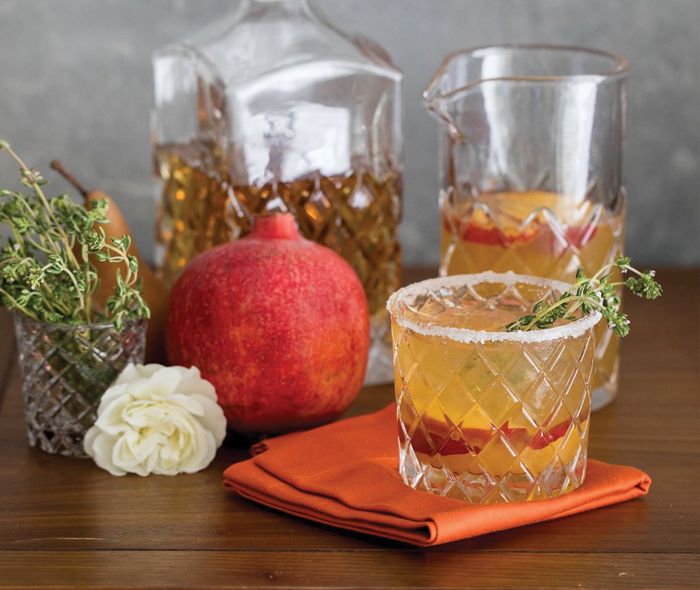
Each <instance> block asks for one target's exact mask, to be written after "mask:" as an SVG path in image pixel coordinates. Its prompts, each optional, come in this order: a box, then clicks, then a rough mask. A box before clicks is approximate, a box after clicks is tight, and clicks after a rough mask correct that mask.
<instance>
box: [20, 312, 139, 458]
mask: <svg viewBox="0 0 700 590" xmlns="http://www.w3.org/2000/svg"><path fill="white" fill-rule="evenodd" d="M14 318H15V334H16V336H17V348H18V351H19V366H20V373H21V378H22V396H23V398H24V408H25V414H26V419H27V435H28V437H29V445H30V446H32V447H38V448H40V449H41V450H42V451H45V452H47V453H52V454H59V455H66V456H70V457H85V456H86V455H85V452H84V450H83V437H84V436H85V433H86V432H87V430H88V429H89V428H90V427H91V426H92V425H93V424H94V423H95V420H96V418H97V408H98V407H99V405H100V399H101V398H102V394H103V393H104V392H105V391H106V390H107V388H108V387H109V386H110V385H111V384H112V382H113V381H114V380H115V379H116V377H117V375H119V373H120V372H121V371H122V369H124V367H126V365H127V364H129V363H143V360H144V350H145V342H146V325H147V320H132V321H128V322H126V324H125V325H124V327H123V328H122V329H121V330H117V329H116V328H115V327H114V325H113V324H110V323H100V324H90V325H77V326H72V325H54V324H46V323H43V322H39V321H36V320H33V319H31V318H29V317H28V316H26V315H23V314H19V313H15V315H14Z"/></svg>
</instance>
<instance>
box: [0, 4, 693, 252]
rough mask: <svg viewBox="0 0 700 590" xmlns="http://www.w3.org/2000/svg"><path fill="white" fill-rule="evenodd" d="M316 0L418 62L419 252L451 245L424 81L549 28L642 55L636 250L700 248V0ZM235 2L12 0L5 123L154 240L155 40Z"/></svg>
mask: <svg viewBox="0 0 700 590" xmlns="http://www.w3.org/2000/svg"><path fill="white" fill-rule="evenodd" d="M315 3H316V5H318V6H319V7H320V9H321V11H322V12H323V13H325V14H326V16H327V17H328V18H330V19H331V20H332V21H334V22H336V23H338V24H339V25H341V26H342V27H343V28H346V29H348V30H355V31H362V32H363V33H364V34H366V35H368V36H370V37H373V38H375V39H376V40H378V41H380V42H381V44H383V45H384V46H385V47H386V48H387V49H388V50H389V52H390V53H391V54H392V55H393V56H394V58H395V60H396V61H397V63H398V64H399V65H400V66H401V67H402V68H403V70H404V72H405V74H406V86H405V105H406V108H405V111H406V112H405V137H406V150H405V156H406V179H405V187H406V207H405V221H404V223H403V227H402V232H401V235H402V241H403V244H404V248H405V251H406V259H407V261H409V262H413V263H416V262H435V261H436V260H437V253H438V243H437V237H438V216H437V196H436V194H437V166H436V145H437V141H436V140H437V128H436V124H435V123H434V122H433V121H432V119H431V118H429V117H428V115H427V114H426V113H425V112H424V110H423V107H422V106H421V104H420V101H419V96H420V92H421V90H422V89H423V87H424V85H425V84H426V83H427V81H428V80H429V78H430V76H431V74H432V72H433V71H434V69H435V68H436V67H437V65H438V64H439V62H440V61H441V57H442V56H443V55H444V54H445V53H447V52H448V51H451V50H453V49H456V48H459V47H467V46H473V45H480V44H484V43H493V42H496V43H497V42H533V41H542V42H553V43H554V42H556V43H566V44H577V45H587V46H593V47H600V48H604V49H608V50H611V51H614V52H617V53H621V54H623V55H626V56H627V57H628V58H629V59H630V60H631V62H632V71H631V80H630V105H629V141H628V145H627V157H626V171H627V179H628V182H627V185H628V192H629V196H630V198H629V202H630V211H629V218H628V219H629V224H628V227H629V229H628V234H627V240H628V252H629V253H630V254H631V255H633V256H634V257H635V258H638V259H639V260H640V261H642V262H644V263H647V264H655V265H696V264H699V263H700V192H699V187H700V146H699V143H700V1H699V0H665V1H661V0H586V1H581V0H316V2H315ZM235 4H236V0H197V1H195V0H148V1H146V0H0V137H3V138H6V139H8V140H9V141H11V143H12V144H13V145H14V146H15V147H16V148H17V149H18V150H19V151H20V152H21V153H22V154H24V155H26V157H27V159H28V160H29V161H30V162H32V163H33V164H34V165H36V166H38V167H40V168H41V169H46V170H47V171H48V168H47V167H48V162H49V161H50V160H51V159H52V158H60V159H62V160H64V162H65V163H66V164H67V165H68V166H70V167H71V168H72V169H74V170H75V171H76V173H78V174H79V175H80V176H81V177H82V178H83V179H84V180H85V182H86V183H87V184H89V185H99V186H101V187H103V188H105V189H106V190H108V191H109V192H111V193H112V194H114V195H116V196H117V197H118V199H120V202H122V203H124V204H125V209H126V212H127V215H128V217H129V220H130V222H131V223H132V226H133V230H134V233H135V234H136V239H137V240H138V241H139V243H141V244H142V247H143V249H145V250H147V251H150V248H151V246H152V225H153V217H154V213H153V211H154V206H153V197H154V194H155V187H154V184H153V180H152V179H151V176H150V145H149V125H148V115H149V108H150V106H151V101H152V84H151V69H150V54H151V52H152V51H153V50H154V49H155V48H157V47H159V46H161V45H164V44H166V43H168V42H171V41H174V40H176V39H178V38H180V37H182V36H184V35H186V34H188V33H189V32H191V31H192V30H194V29H196V28H198V27H200V26H202V25H204V24H205V23H208V22H210V21H211V20H213V19H216V18H217V17H218V16H219V15H221V14H222V13H224V12H225V11H227V10H228V9H230V8H231V7H232V6H233V5H235ZM8 173H10V171H9V169H8V168H7V166H3V167H2V168H0V183H2V184H5V183H8V182H10V180H11V179H10V177H9V176H8ZM54 187H55V188H56V189H57V190H64V189H65V185H63V184H62V183H60V182H58V181H57V182H56V183H55V184H54Z"/></svg>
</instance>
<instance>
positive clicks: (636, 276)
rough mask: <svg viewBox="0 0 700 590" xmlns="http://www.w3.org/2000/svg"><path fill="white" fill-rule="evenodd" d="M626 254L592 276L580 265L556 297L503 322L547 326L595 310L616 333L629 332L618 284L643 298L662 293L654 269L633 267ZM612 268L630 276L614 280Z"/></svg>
mask: <svg viewBox="0 0 700 590" xmlns="http://www.w3.org/2000/svg"><path fill="white" fill-rule="evenodd" d="M631 263H632V261H631V260H630V259H629V258H627V257H626V256H618V257H617V258H615V262H614V263H613V264H608V265H606V266H604V267H603V268H601V269H600V270H599V271H598V272H597V273H596V274H595V275H593V277H592V278H590V279H589V278H587V277H586V276H585V274H584V272H583V269H582V268H579V269H578V271H577V272H576V282H575V283H574V284H573V285H572V286H571V288H570V289H568V290H566V291H564V293H562V294H561V295H560V296H559V298H558V299H557V300H556V301H553V302H552V301H548V300H545V299H543V300H541V301H538V302H537V303H536V304H535V305H534V306H533V308H532V313H531V314H528V315H524V316H522V317H520V318H518V319H517V320H515V321H514V322H512V323H510V324H508V325H507V326H506V330H507V331H508V332H515V331H518V330H521V331H527V330H532V329H533V328H549V327H550V326H551V325H552V324H553V323H554V322H556V321H557V320H559V319H571V320H574V319H576V318H577V317H580V316H582V315H588V314H590V313H591V312H592V311H594V310H597V311H599V312H600V313H601V315H602V316H603V318H605V320H606V321H607V322H608V326H609V327H610V328H611V329H612V330H613V331H614V332H615V333H616V334H618V335H619V336H627V334H629V331H630V328H629V319H628V318H627V316H626V315H625V314H624V313H622V312H621V311H620V296H619V295H618V287H622V286H624V287H627V288H628V289H629V290H630V291H632V293H634V294H635V295H638V296H639V297H644V298H645V299H656V298H657V297H660V296H661V292H662V290H661V285H659V283H657V282H656V280H655V279H654V275H655V273H654V271H653V270H646V271H639V270H637V269H636V268H634V267H632V264H631ZM615 268H617V270H619V271H620V273H621V274H622V275H625V274H627V273H630V274H631V275H632V276H630V277H629V278H627V279H626V280H624V281H615V280H614V276H613V273H612V272H611V271H613V270H614V269H615Z"/></svg>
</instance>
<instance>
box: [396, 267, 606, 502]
mask: <svg viewBox="0 0 700 590" xmlns="http://www.w3.org/2000/svg"><path fill="white" fill-rule="evenodd" d="M566 287H567V285H566V284H564V283H560V282H558V281H554V280H549V279H541V278H535V277H528V276H520V275H515V274H513V273H505V274H499V273H492V272H485V273H481V274H474V275H460V276H452V277H444V278H438V279H430V280H427V281H422V282H420V283H416V284H414V285H410V286H408V287H405V288H403V289H400V290H399V291H397V292H396V293H395V294H394V295H392V297H391V298H390V299H389V302H388V305H387V307H388V309H389V312H390V314H391V328H392V335H393V346H394V370H395V390H396V400H397V417H398V426H399V466H400V467H399V468H400V472H401V476H402V478H403V480H404V482H405V483H406V484H407V485H409V486H411V487H413V488H416V489H420V490H425V491H427V492H431V493H434V494H438V495H440V496H447V497H451V498H458V499H461V500H465V501H467V502H470V503H473V504H491V503H497V502H516V501H525V500H539V499H545V498H553V497H556V496H559V495H562V494H565V493H567V492H570V491H572V490H574V489H576V488H577V487H578V486H579V485H581V483H582V482H583V479H584V477H585V472H586V453H587V447H588V431H589V416H590V411H591V377H592V373H593V360H594V355H595V348H594V334H593V331H594V328H595V326H596V324H597V323H598V321H599V320H600V314H598V313H597V312H595V313H593V314H591V315H588V316H584V317H582V318H579V319H577V320H575V321H573V322H572V321H568V320H566V321H561V320H560V322H561V325H555V327H552V328H548V329H544V330H532V331H527V332H524V331H521V332H507V331H505V326H506V325H507V324H508V323H510V322H512V321H513V320H515V319H516V318H517V317H519V316H521V315H523V314H525V313H529V312H530V311H531V310H532V306H533V304H534V303H536V302H537V301H540V300H542V299H546V300H552V301H554V300H555V299H556V297H558V295H559V294H560V293H561V292H562V291H563V290H565V289H566Z"/></svg>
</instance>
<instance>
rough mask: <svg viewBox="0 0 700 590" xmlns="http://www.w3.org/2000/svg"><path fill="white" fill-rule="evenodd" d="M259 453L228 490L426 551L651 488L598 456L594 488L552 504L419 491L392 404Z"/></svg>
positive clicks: (590, 472) (592, 470)
mask: <svg viewBox="0 0 700 590" xmlns="http://www.w3.org/2000/svg"><path fill="white" fill-rule="evenodd" d="M253 451H254V452H259V454H257V455H256V456H254V457H253V458H252V459H249V460H247V461H242V462H240V463H234V464H233V465H231V466H230V467H229V468H228V469H226V471H225V472H224V478H225V479H224V483H225V485H226V486H227V487H228V488H230V489H232V490H234V491H236V492H238V493H239V494H241V495H242V496H244V497H246V498H248V499H250V500H253V501H254V502H259V503H260V504H264V505H265V506H269V507H271V508H275V509H277V510H281V511H283V512H288V513H290V514H294V515H296V516H301V517H302V518H307V519H310V520H314V521H317V522H321V523H324V524H328V525H332V526H336V527H340V528H345V529H350V530H354V531H359V532H361V533H368V534H371V535H378V536H380V537H387V538H390V539H396V540H399V541H404V542H406V543H412V544H413V545H421V546H428V545H437V544H440V543H448V542H450V541H456V540H459V539H466V538H469V537H475V536H477V535H483V534H485V533H491V532H494V531H500V530H503V529H509V528H513V527H517V526H522V525H525V524H530V523H533V522H540V521H544V520H551V519H554V518H561V517H562V516H569V515H571V514H576V513H578V512H584V511H585V510H593V509H594V508H599V507H601V506H607V505H609V504H616V503H618V502H624V501H626V500H631V499H632V498H636V497H638V496H643V495H645V494H646V493H647V491H648V489H649V485H650V484H651V479H650V478H649V476H648V475H647V474H646V473H644V472H642V471H639V470H638V469H635V468H633V467H625V466H622V465H610V464H607V463H601V462H600V461H591V460H589V461H588V468H587V473H586V481H585V483H584V484H583V485H582V486H581V487H580V488H579V489H578V490H576V491H574V492H572V493H570V494H566V495H564V496H561V497H559V498H555V499H552V500H541V501H535V502H519V503H515V504H492V505H485V506H476V505H471V504H467V503H465V502H462V501H460V500H455V499H451V498H442V497H440V496H436V495H433V494H429V493H427V492H422V491H417V490H414V489H412V488H410V487H408V486H406V485H404V484H403V482H402V481H401V478H400V476H399V474H398V450H397V440H396V407H395V406H394V405H393V404H392V405H390V406H388V407H387V408H385V409H383V410H381V411H379V412H377V413H375V414H370V415H366V416H359V417H357V418H350V419H348V420H343V421H341V422H336V423H334V424H329V425H327V426H322V427H321V428H317V429H315V430H310V431H307V432H297V433H293V434H287V435H284V436H280V437H277V438H273V439H269V440H266V441H265V442H264V444H261V445H258V446H257V449H256V448H254V450H253ZM260 451H262V452H260Z"/></svg>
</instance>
